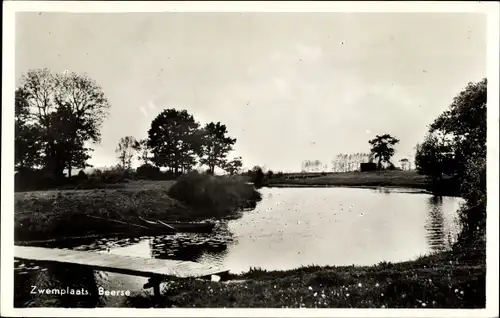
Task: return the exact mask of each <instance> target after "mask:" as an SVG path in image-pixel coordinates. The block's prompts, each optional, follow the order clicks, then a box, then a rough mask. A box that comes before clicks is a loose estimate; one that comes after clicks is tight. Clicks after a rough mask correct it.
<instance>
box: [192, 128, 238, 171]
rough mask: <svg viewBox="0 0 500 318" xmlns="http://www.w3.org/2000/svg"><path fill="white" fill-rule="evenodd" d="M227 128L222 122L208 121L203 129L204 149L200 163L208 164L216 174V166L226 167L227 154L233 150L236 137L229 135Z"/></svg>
mask: <svg viewBox="0 0 500 318" xmlns="http://www.w3.org/2000/svg"><path fill="white" fill-rule="evenodd" d="M227 133H228V132H227V128H226V126H225V125H223V124H221V123H220V122H217V123H208V124H207V125H205V127H204V129H203V131H202V140H203V142H202V151H201V154H202V156H201V158H200V163H201V164H204V165H207V166H208V172H209V173H210V174H212V175H213V174H214V172H215V167H219V168H222V169H223V168H224V166H225V165H226V164H227V159H226V158H227V155H228V153H229V152H230V151H232V150H233V145H234V144H235V143H236V139H233V138H231V137H228V136H227Z"/></svg>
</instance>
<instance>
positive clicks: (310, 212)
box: [14, 188, 461, 307]
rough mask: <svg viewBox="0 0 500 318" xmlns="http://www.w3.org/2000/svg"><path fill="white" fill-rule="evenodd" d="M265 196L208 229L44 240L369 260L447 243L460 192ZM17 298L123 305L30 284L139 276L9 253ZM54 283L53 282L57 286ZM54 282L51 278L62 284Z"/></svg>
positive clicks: (91, 246)
mask: <svg viewBox="0 0 500 318" xmlns="http://www.w3.org/2000/svg"><path fill="white" fill-rule="evenodd" d="M261 192H262V194H263V198H264V199H263V200H262V201H261V202H260V203H259V204H258V205H257V207H256V209H254V210H253V211H249V212H245V213H244V215H243V216H242V217H241V218H240V219H237V220H232V221H229V222H228V223H225V224H224V223H221V224H218V225H217V226H216V228H215V229H214V232H213V233H207V234H194V233H177V234H174V235H164V236H156V237H138V238H107V239H97V240H96V239H91V240H88V241H79V242H72V243H65V244H64V245H63V244H61V243H58V244H57V246H55V245H45V246H46V247H58V248H71V249H75V250H81V251H102V252H108V253H113V254H118V255H130V256H137V257H147V258H149V257H153V258H160V259H175V260H185V261H195V262H201V263H206V264H211V265H216V266H224V267H226V268H229V269H230V270H231V272H235V273H238V272H242V271H247V270H249V269H250V267H257V268H263V269H268V270H278V269H291V268H296V267H300V266H303V265H312V264H315V265H351V264H359V265H370V264H376V263H378V262H381V261H390V262H395V261H404V260H409V259H413V258H415V257H418V256H420V255H423V254H427V253H430V252H434V251H441V250H444V249H447V248H449V247H450V244H451V243H452V242H453V240H454V239H455V237H456V234H457V228H458V227H457V224H456V221H455V219H456V210H457V209H458V207H459V205H460V202H461V199H459V198H450V197H443V198H435V197H432V196H431V195H428V194H422V193H414V194H409V193H406V192H407V190H392V189H391V190H389V189H378V190H368V189H352V188H271V189H268V188H264V189H261ZM14 272H15V275H14V277H15V285H16V286H17V287H16V289H15V305H16V306H19V307H27V306H37V307H38V306H48V307H57V306H68V307H96V306H123V305H124V303H123V301H124V299H123V298H119V297H114V298H107V299H106V298H104V297H102V296H101V297H94V296H92V297H89V296H86V297H85V296H81V297H75V296H56V295H51V296H49V295H44V296H40V295H35V296H34V295H31V294H30V293H29V290H27V289H29V288H27V287H28V286H34V285H36V286H38V287H40V286H41V287H44V286H45V287H50V288H56V287H57V286H59V287H63V288H66V286H73V288H76V287H78V286H85V287H86V288H87V289H89V290H96V289H97V288H98V287H99V286H103V287H105V288H107V289H129V290H131V291H133V292H134V293H144V292H148V291H144V290H143V289H142V285H143V284H144V283H145V282H146V279H145V278H140V277H134V276H128V275H121V274H115V273H105V272H98V271H95V272H94V271H92V270H82V269H81V268H77V269H76V268H71V267H68V266H65V267H64V268H61V267H60V266H55V267H41V266H39V265H36V264H34V263H29V262H20V261H16V262H15V270H14ZM54 286H56V287H54ZM59 287H57V288H59Z"/></svg>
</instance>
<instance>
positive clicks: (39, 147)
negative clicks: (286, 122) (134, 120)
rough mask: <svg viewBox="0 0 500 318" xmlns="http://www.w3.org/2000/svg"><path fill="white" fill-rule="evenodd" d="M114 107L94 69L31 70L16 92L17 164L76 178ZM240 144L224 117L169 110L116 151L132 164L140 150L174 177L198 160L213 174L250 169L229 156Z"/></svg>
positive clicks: (125, 164) (124, 163)
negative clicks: (203, 120)
mask: <svg viewBox="0 0 500 318" xmlns="http://www.w3.org/2000/svg"><path fill="white" fill-rule="evenodd" d="M110 107H111V106H110V103H109V101H108V99H107V98H106V96H105V94H104V91H103V89H102V88H101V87H100V86H99V85H97V83H96V82H95V81H93V80H92V79H91V78H89V77H88V76H87V75H86V74H83V75H82V74H76V73H74V72H63V73H54V72H51V71H50V70H48V69H33V70H29V71H28V72H27V73H25V74H23V75H22V76H21V79H20V85H19V86H18V87H17V88H16V91H15V170H16V171H17V172H21V173H23V172H28V171H31V172H32V171H38V172H42V173H43V175H44V176H49V177H50V178H54V179H56V180H62V179H65V172H67V173H68V177H69V178H71V177H72V172H73V170H74V169H85V168H87V167H91V165H90V164H89V163H88V160H89V159H90V158H91V153H92V151H93V148H92V147H93V145H95V144H98V143H99V142H100V140H101V132H100V129H101V127H102V123H103V121H104V120H105V118H106V117H107V116H108V114H109V109H110ZM235 143H236V139H235V138H231V137H230V136H228V131H227V128H226V126H225V125H223V124H222V123H220V122H216V123H213V122H211V123H207V124H206V125H204V126H201V125H200V123H198V122H197V121H195V119H194V117H193V115H191V114H189V113H188V112H187V111H186V110H176V109H165V110H163V111H162V112H161V113H160V114H159V115H158V116H157V117H156V118H155V119H154V120H153V121H152V122H151V126H150V129H149V131H148V134H147V138H145V139H143V140H136V139H135V138H134V137H132V136H125V137H123V138H121V139H120V141H119V143H118V146H117V148H116V154H117V159H118V166H119V167H120V168H121V169H124V170H130V169H131V167H132V161H133V158H134V157H135V156H138V158H139V160H140V161H141V162H142V165H143V166H144V165H146V166H154V167H156V168H165V169H167V171H169V172H171V173H172V174H173V175H178V174H180V173H184V172H187V171H189V170H191V169H193V167H194V166H195V165H200V166H206V168H207V172H208V173H210V174H214V172H215V169H216V168H221V169H223V170H225V171H227V172H228V173H229V174H234V173H236V172H237V171H239V170H240V169H241V167H242V159H241V157H237V158H233V159H231V160H230V159H229V158H228V155H229V153H230V152H231V151H232V150H233V147H234V144H235Z"/></svg>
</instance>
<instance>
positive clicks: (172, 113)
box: [147, 109, 201, 175]
mask: <svg viewBox="0 0 500 318" xmlns="http://www.w3.org/2000/svg"><path fill="white" fill-rule="evenodd" d="M198 128H199V124H198V123H197V122H195V120H194V118H193V116H192V115H191V114H189V113H188V112H187V111H186V110H182V111H178V110H176V109H166V110H164V111H163V112H161V113H160V114H159V115H158V116H157V117H156V118H155V119H153V121H152V123H151V128H150V129H149V131H148V141H147V147H148V148H149V149H150V151H151V153H152V154H153V157H152V158H151V160H152V162H153V163H154V164H155V165H156V166H158V167H166V168H167V169H168V171H169V172H171V173H173V174H175V175H177V174H178V173H179V172H181V171H184V172H186V171H189V170H191V168H192V167H193V166H194V164H195V163H196V155H197V154H199V153H200V149H201V139H200V136H199V130H198Z"/></svg>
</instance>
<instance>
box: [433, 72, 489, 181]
mask: <svg viewBox="0 0 500 318" xmlns="http://www.w3.org/2000/svg"><path fill="white" fill-rule="evenodd" d="M487 84H488V82H487V79H486V78H485V79H483V80H481V81H480V82H477V83H469V84H468V85H467V87H466V88H465V89H464V90H463V91H461V92H460V93H459V94H458V95H457V96H456V97H455V98H454V99H453V102H452V104H451V105H450V107H449V109H448V110H446V111H445V112H443V113H442V114H441V115H440V116H439V117H438V118H436V120H435V121H434V122H433V123H432V124H431V125H430V129H429V132H431V133H439V134H441V135H442V138H443V140H445V141H446V142H448V143H449V144H450V146H451V148H452V151H453V152H454V154H455V159H456V161H457V168H456V172H455V173H456V175H457V177H458V178H459V179H462V178H464V176H465V173H466V171H465V170H466V163H467V161H468V160H469V158H486V126H487V125H486V99H487Z"/></svg>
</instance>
